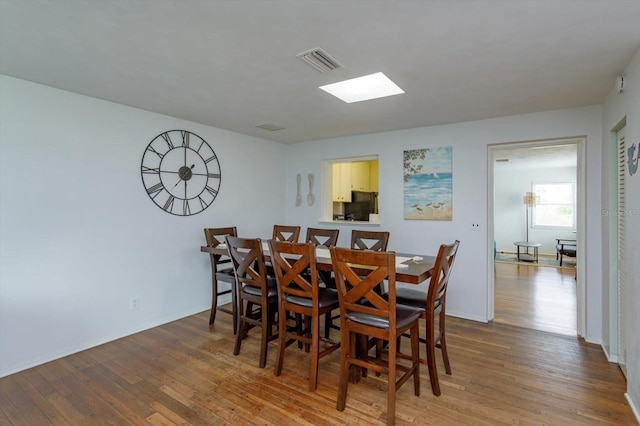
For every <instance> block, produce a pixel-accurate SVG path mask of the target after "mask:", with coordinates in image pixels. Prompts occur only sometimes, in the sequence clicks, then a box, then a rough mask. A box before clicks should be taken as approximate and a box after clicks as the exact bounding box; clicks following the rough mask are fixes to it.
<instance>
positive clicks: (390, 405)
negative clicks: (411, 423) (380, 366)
mask: <svg viewBox="0 0 640 426" xmlns="http://www.w3.org/2000/svg"><path fill="white" fill-rule="evenodd" d="M395 340H396V339H390V341H389V354H388V358H389V365H388V367H387V368H388V374H387V389H388V395H387V425H392V424H395V418H396V391H397V389H396V387H397V383H396V355H397V352H396V341H395ZM376 352H377V348H376Z"/></svg>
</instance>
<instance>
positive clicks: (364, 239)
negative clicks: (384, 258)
mask: <svg viewBox="0 0 640 426" xmlns="http://www.w3.org/2000/svg"><path fill="white" fill-rule="evenodd" d="M388 244H389V232H387V231H363V230H359V229H353V230H352V231H351V248H352V249H353V250H369V251H387V245H388ZM333 285H334V286H335V284H333ZM378 291H379V292H384V283H381V284H380V287H378ZM336 319H338V316H337V315H333V316H331V315H328V316H327V318H326V319H325V323H324V329H325V337H329V333H330V331H331V329H332V328H333V329H335V330H340V327H338V326H337V325H335V323H334V321H335V320H336Z"/></svg>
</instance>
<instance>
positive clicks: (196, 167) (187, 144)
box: [141, 130, 221, 216]
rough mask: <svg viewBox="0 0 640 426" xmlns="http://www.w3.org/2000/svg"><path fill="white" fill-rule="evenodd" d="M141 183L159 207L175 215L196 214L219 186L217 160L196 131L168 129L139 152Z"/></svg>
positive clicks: (219, 175)
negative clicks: (141, 154)
mask: <svg viewBox="0 0 640 426" xmlns="http://www.w3.org/2000/svg"><path fill="white" fill-rule="evenodd" d="M141 172H142V183H143V184H144V187H145V189H146V190H147V194H148V195H149V197H150V198H151V200H152V201H153V202H154V203H156V205H157V206H158V207H160V208H161V209H162V210H164V211H166V212H167V213H171V214H174V215H177V216H190V215H194V214H198V213H200V212H201V211H203V210H204V209H206V208H207V207H209V206H210V205H211V203H213V200H215V199H216V196H217V195H218V191H219V190H220V178H221V173H220V163H219V161H218V157H217V156H216V153H215V152H214V151H213V149H211V146H209V144H208V143H207V142H206V141H205V140H204V139H202V138H201V137H200V136H198V135H196V134H195V133H191V132H187V131H186V130H170V131H168V132H164V133H162V134H160V135H158V136H156V137H155V139H153V140H152V141H151V143H149V145H148V146H147V149H146V150H145V151H144V155H143V156H142V170H141Z"/></svg>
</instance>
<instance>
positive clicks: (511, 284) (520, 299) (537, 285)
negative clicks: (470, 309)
mask: <svg viewBox="0 0 640 426" xmlns="http://www.w3.org/2000/svg"><path fill="white" fill-rule="evenodd" d="M574 277H575V269H573V268H550V267H544V266H536V265H522V264H508V263H496V264H495V316H494V321H495V322H497V323H501V324H509V325H515V326H518V327H525V328H532V329H535V330H541V331H548V332H552V333H559V334H566V335H569V336H575V335H576V334H577V331H576V330H577V323H576V321H577V314H576V300H577V299H576V280H575V278H574Z"/></svg>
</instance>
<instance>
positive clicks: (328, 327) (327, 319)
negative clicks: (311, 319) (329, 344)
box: [324, 311, 331, 339]
mask: <svg viewBox="0 0 640 426" xmlns="http://www.w3.org/2000/svg"><path fill="white" fill-rule="evenodd" d="M330 332H331V311H329V312H327V313H326V314H325V315H324V338H325V339H328V338H329V333H330Z"/></svg>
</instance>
